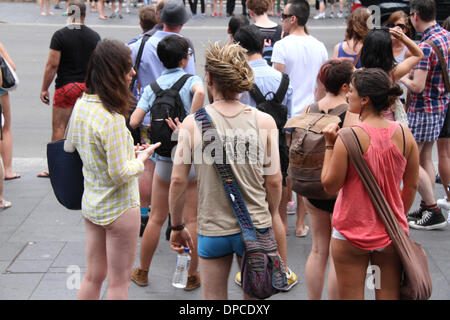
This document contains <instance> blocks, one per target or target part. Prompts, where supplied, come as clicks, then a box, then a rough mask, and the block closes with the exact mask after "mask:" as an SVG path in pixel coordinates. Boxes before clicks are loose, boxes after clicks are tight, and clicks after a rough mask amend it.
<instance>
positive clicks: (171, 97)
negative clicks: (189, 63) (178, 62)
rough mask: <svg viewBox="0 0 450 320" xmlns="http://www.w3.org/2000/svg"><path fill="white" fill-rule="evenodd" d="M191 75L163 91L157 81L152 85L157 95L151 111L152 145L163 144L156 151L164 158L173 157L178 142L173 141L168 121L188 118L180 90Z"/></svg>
mask: <svg viewBox="0 0 450 320" xmlns="http://www.w3.org/2000/svg"><path fill="white" fill-rule="evenodd" d="M190 77H192V75H191V74H185V75H183V76H182V77H181V78H180V79H178V81H177V82H175V84H174V85H172V87H170V88H169V89H166V90H162V89H161V88H160V86H159V85H158V83H157V82H156V81H153V82H152V83H150V87H151V88H152V90H153V93H154V94H155V101H154V102H153V104H152V107H151V109H150V117H151V121H150V129H149V130H150V140H151V142H152V143H158V142H161V146H160V147H159V148H158V149H157V150H155V152H156V153H157V154H159V155H160V156H163V157H171V156H172V149H173V147H175V146H176V145H177V141H172V132H173V131H172V129H170V127H169V125H168V124H167V123H166V121H165V120H166V119H168V118H172V119H174V120H175V118H178V119H179V120H180V122H182V121H183V120H184V118H185V117H186V110H185V109H184V106H183V102H182V101H181V97H180V90H181V88H182V87H183V86H184V84H185V83H186V81H187V79H189V78H190Z"/></svg>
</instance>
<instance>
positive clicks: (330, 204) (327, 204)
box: [307, 198, 336, 213]
mask: <svg viewBox="0 0 450 320" xmlns="http://www.w3.org/2000/svg"><path fill="white" fill-rule="evenodd" d="M307 199H308V201H309V202H310V203H311V204H312V205H313V206H314V207H316V208H317V209H320V210H323V211H326V212H329V213H333V210H334V205H335V203H336V199H331V200H318V199H309V198H307Z"/></svg>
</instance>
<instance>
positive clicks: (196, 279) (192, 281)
mask: <svg viewBox="0 0 450 320" xmlns="http://www.w3.org/2000/svg"><path fill="white" fill-rule="evenodd" d="M199 287H200V276H199V275H198V274H196V275H193V276H189V277H188V280H187V283H186V287H185V288H184V290H185V291H192V290H195V289H197V288H199Z"/></svg>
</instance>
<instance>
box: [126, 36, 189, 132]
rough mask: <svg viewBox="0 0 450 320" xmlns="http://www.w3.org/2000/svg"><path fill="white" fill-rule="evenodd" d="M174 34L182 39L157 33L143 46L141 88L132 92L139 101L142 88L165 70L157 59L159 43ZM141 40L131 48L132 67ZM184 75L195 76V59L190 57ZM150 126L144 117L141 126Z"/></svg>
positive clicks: (140, 75)
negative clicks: (139, 90)
mask: <svg viewBox="0 0 450 320" xmlns="http://www.w3.org/2000/svg"><path fill="white" fill-rule="evenodd" d="M172 34H176V35H179V36H180V37H182V35H180V34H178V33H173V32H166V31H157V32H155V34H154V35H153V36H152V37H150V38H149V39H148V40H147V42H146V43H145V46H144V51H143V52H142V58H141V64H140V65H139V72H138V81H139V84H140V87H141V92H139V93H138V92H137V90H136V88H135V89H134V90H133V93H134V94H135V96H136V97H137V98H138V99H139V97H140V95H141V94H142V90H143V88H145V87H146V86H148V85H149V84H150V83H151V82H153V81H155V80H156V79H157V78H158V77H159V76H160V75H161V74H162V73H163V71H164V70H166V68H165V67H164V66H163V64H162V62H161V61H160V60H159V58H158V54H157V52H156V48H157V47H158V43H159V41H161V40H162V39H164V38H165V37H166V36H168V35H172ZM141 41H142V38H141V39H139V40H138V41H136V42H135V43H134V45H133V46H132V48H131V56H132V59H133V65H134V62H135V61H136V56H137V54H138V51H139V47H140V46H141ZM184 71H186V73H190V74H195V59H194V56H192V57H191V58H190V59H189V61H188V64H187V66H186V68H184ZM149 124H150V121H149V117H148V116H146V117H145V118H144V120H143V121H142V125H145V126H148V125H149Z"/></svg>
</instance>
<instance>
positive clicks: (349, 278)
mask: <svg viewBox="0 0 450 320" xmlns="http://www.w3.org/2000/svg"><path fill="white" fill-rule="evenodd" d="M331 252H332V256H333V260H334V264H335V268H336V276H337V284H338V289H339V298H340V299H342V300H363V299H364V287H365V283H366V281H365V279H366V272H367V267H368V265H369V262H370V261H371V264H372V265H373V266H377V267H378V268H376V269H377V270H379V271H380V272H381V274H380V275H379V276H380V282H381V283H380V286H379V289H376V290H375V296H376V299H377V300H384V299H387V300H397V299H399V298H400V279H401V262H400V258H399V257H398V254H397V253H396V251H395V248H394V246H393V245H392V244H391V245H390V246H388V247H387V248H385V249H384V250H383V251H381V252H376V251H375V252H373V253H371V252H370V251H367V250H361V249H359V248H356V247H354V246H353V245H352V244H351V243H350V242H348V241H346V240H338V239H334V238H333V239H332V240H331Z"/></svg>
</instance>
